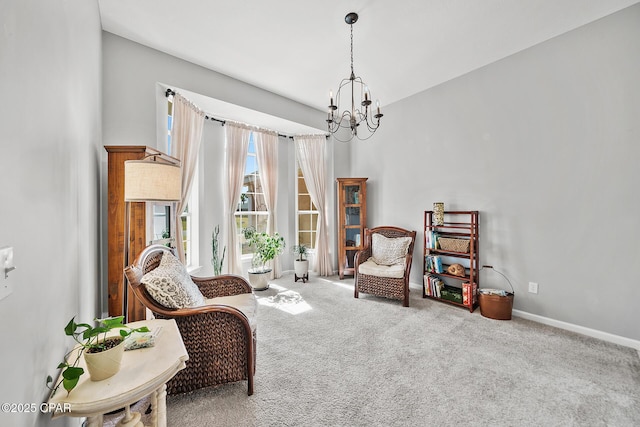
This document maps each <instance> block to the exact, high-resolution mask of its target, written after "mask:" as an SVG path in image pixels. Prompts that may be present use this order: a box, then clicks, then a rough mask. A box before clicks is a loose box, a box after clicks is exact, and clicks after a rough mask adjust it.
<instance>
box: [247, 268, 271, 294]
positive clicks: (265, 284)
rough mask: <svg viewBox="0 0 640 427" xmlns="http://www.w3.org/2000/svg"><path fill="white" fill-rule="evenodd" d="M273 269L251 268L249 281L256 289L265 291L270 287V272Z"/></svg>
mask: <svg viewBox="0 0 640 427" xmlns="http://www.w3.org/2000/svg"><path fill="white" fill-rule="evenodd" d="M270 273H271V269H270V268H269V269H267V270H260V271H251V270H249V283H250V284H251V287H252V288H253V290H254V291H264V290H267V289H269V274H270Z"/></svg>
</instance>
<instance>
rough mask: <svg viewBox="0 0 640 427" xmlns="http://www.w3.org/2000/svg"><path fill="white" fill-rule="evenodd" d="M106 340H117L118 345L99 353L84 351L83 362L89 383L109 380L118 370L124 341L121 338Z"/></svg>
mask: <svg viewBox="0 0 640 427" xmlns="http://www.w3.org/2000/svg"><path fill="white" fill-rule="evenodd" d="M107 340H119V341H120V343H119V344H118V345H116V346H115V347H112V348H110V349H108V350H105V351H101V352H99V353H89V352H88V351H86V350H85V351H84V361H85V362H86V363H87V370H88V371H89V376H90V377H91V381H102V380H104V379H107V378H110V377H112V376H114V375H115V374H117V373H118V371H119V370H120V362H121V361H122V355H123V354H124V340H123V339H122V338H121V337H111V338H107Z"/></svg>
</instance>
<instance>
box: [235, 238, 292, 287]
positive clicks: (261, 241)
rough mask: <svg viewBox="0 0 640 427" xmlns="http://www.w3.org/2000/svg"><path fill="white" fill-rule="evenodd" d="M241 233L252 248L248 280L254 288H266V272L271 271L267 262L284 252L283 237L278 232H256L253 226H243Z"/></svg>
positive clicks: (267, 285)
mask: <svg viewBox="0 0 640 427" xmlns="http://www.w3.org/2000/svg"><path fill="white" fill-rule="evenodd" d="M242 234H243V235H244V238H245V239H246V240H247V243H248V244H249V247H252V248H253V258H252V259H251V269H250V270H249V282H250V283H251V285H252V286H253V288H254V289H256V290H264V289H267V288H268V287H269V284H268V276H267V273H270V272H271V269H270V268H267V263H268V262H269V261H272V260H274V259H275V257H277V256H278V255H280V254H281V253H282V252H284V248H285V241H284V237H282V236H280V235H279V234H278V233H274V234H273V235H271V234H268V233H265V232H258V231H256V229H255V228H254V227H247V228H244V229H243V230H242Z"/></svg>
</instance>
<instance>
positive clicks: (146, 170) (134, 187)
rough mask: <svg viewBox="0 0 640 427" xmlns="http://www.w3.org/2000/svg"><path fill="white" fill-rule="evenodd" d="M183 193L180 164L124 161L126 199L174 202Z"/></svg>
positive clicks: (128, 200)
mask: <svg viewBox="0 0 640 427" xmlns="http://www.w3.org/2000/svg"><path fill="white" fill-rule="evenodd" d="M181 194H182V174H181V172H180V166H177V165H172V164H168V163H161V162H157V161H148V160H128V161H126V162H124V200H125V201H127V202H173V201H179V200H180V197H181Z"/></svg>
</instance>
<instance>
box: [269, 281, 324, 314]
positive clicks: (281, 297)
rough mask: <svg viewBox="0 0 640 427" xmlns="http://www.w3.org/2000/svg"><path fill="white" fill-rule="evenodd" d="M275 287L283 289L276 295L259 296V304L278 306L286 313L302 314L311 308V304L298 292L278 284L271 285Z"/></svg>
mask: <svg viewBox="0 0 640 427" xmlns="http://www.w3.org/2000/svg"><path fill="white" fill-rule="evenodd" d="M271 287H272V288H275V289H283V290H282V291H281V292H278V293H277V294H276V295H273V296H270V297H258V304H260V305H264V306H267V307H273V308H277V309H278V310H282V311H284V312H285V313H289V314H294V315H295V314H300V313H304V312H305V311H309V310H311V308H312V307H311V306H310V305H309V304H308V303H307V302H306V301H305V300H304V298H302V295H300V294H299V293H298V292H295V291H291V290H289V289H286V288H283V287H281V286H277V285H271Z"/></svg>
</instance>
